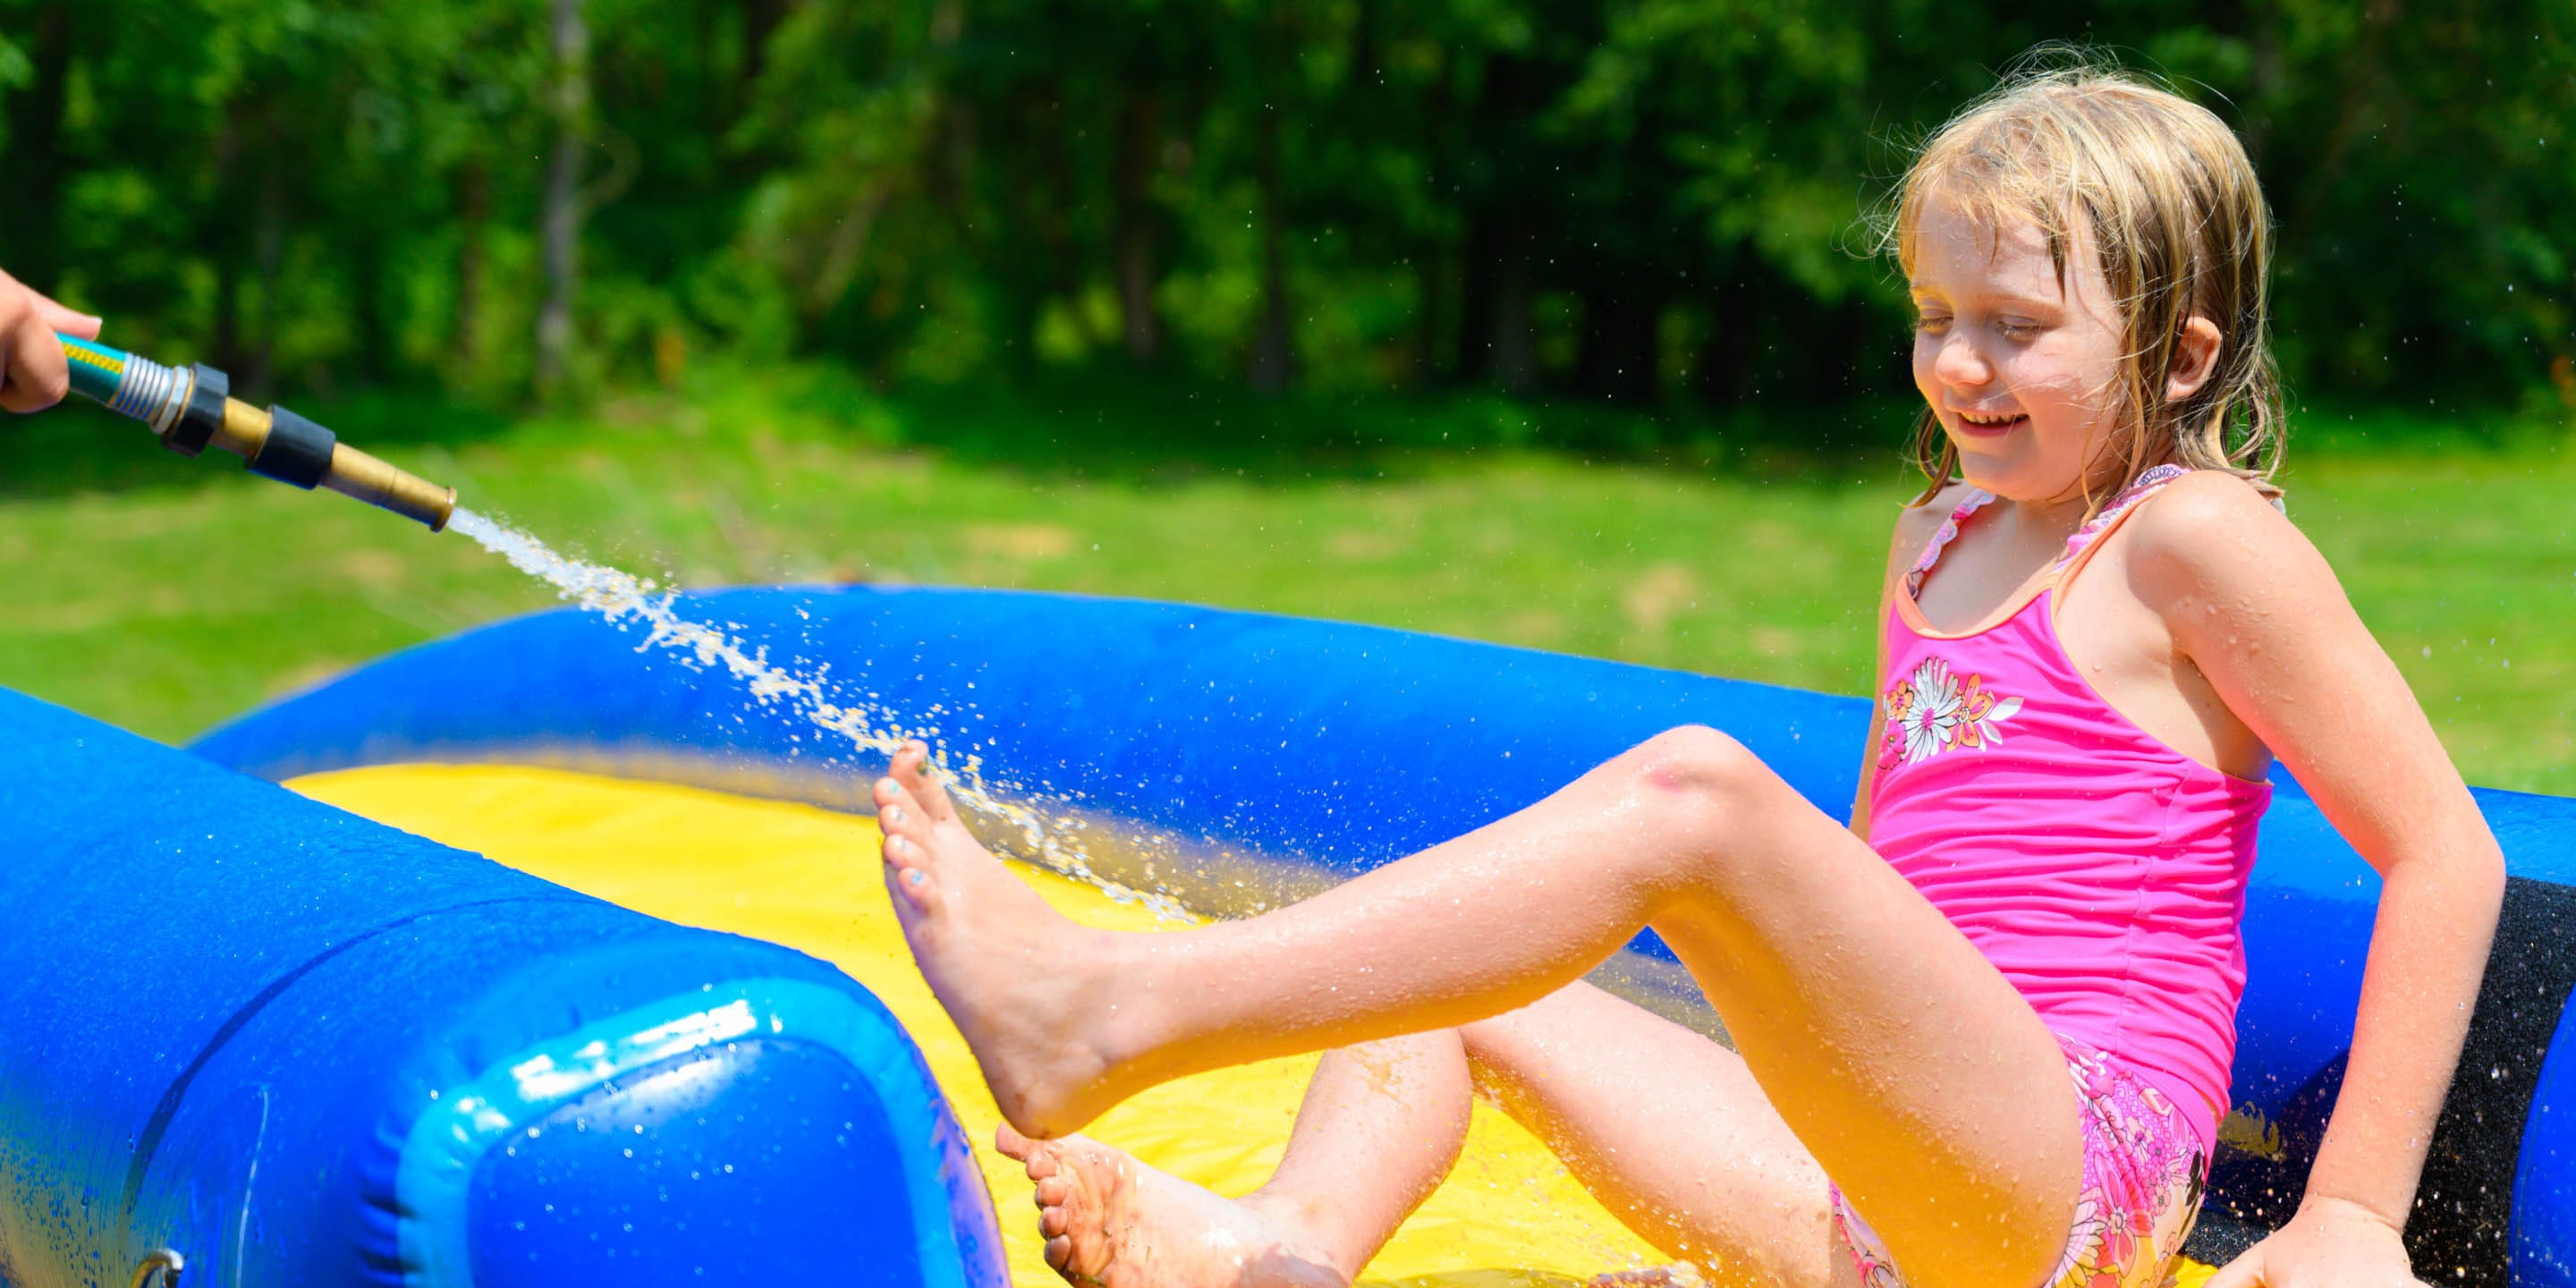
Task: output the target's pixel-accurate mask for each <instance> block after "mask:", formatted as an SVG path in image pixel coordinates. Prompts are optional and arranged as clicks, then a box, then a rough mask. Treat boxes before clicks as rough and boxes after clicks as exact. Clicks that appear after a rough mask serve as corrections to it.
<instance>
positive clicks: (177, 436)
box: [62, 336, 456, 532]
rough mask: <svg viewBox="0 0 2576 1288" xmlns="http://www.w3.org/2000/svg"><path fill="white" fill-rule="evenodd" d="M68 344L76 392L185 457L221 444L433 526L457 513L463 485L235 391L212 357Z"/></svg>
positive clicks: (289, 475)
mask: <svg viewBox="0 0 2576 1288" xmlns="http://www.w3.org/2000/svg"><path fill="white" fill-rule="evenodd" d="M62 342H63V356H64V357H66V358H68V359H70V360H71V373H72V392H74V393H77V394H79V395H81V396H82V397H85V398H91V399H95V400H96V401H98V402H99V403H100V404H102V405H104V406H105V407H106V408H107V409H108V410H109V411H112V412H115V413H117V414H118V415H120V416H130V417H132V418H134V419H136V420H139V421H142V422H143V423H144V424H146V425H148V426H150V427H151V429H152V432H153V434H154V435H155V436H157V437H159V438H160V440H161V445H162V446H164V447H167V448H169V449H170V450H171V451H174V452H177V453H178V454H180V455H181V456H194V455H196V454H197V453H199V452H202V451H204V450H205V449H206V448H207V447H209V446H212V447H220V448H222V449H223V450H225V451H227V452H230V453H232V454H233V455H235V456H238V457H240V458H242V460H243V462H244V463H245V464H247V465H248V466H249V468H250V471H251V472H252V473H254V474H264V475H266V476H268V477H269V478H273V479H276V480H277V481H279V482H281V483H292V484H294V485H295V486H297V487H300V488H306V489H310V488H313V487H314V486H316V485H319V486H322V487H327V488H329V489H331V490H332V491H334V492H337V493H339V494H341V495H342V496H350V497H356V498H357V499H358V500H361V501H364V502H366V503H367V504H369V505H373V506H378V507H381V508H383V509H387V510H391V511H393V512H394V513H396V514H399V515H402V516H403V517H405V518H408V519H415V520H418V521H419V522H421V523H423V524H426V525H428V527H429V530H430V531H432V532H436V531H439V530H440V529H442V528H445V527H446V526H447V519H448V516H449V515H451V514H454V513H455V512H456V489H454V488H451V487H440V486H438V485H437V484H434V483H431V482H429V481H428V480H426V479H422V478H420V477H418V476H416V475H413V474H410V473H407V472H405V471H403V470H400V469H397V468H395V467H394V466H392V465H389V464H386V463H385V462H383V461H381V460H378V459H376V458H375V457H373V456H370V455H368V454H366V453H365V452H362V451H359V450H358V449H356V448H354V447H351V446H349V445H348V444H347V443H343V442H341V441H339V438H338V436H337V435H335V434H333V433H332V432H331V431H330V430H328V429H325V428H323V427H322V426H320V425H317V424H315V423H313V422H312V421H310V420H306V419H305V418H304V417H302V416H299V415H296V414H295V413H294V412H291V411H288V410H287V409H285V408H283V407H278V406H274V405H272V406H270V407H267V408H264V409H263V408H259V407H253V406H251V405H250V404H249V403H246V402H243V401H241V400H240V399H238V398H235V397H233V396H232V378H231V377H230V376H227V375H225V374H224V373H223V372H220V371H217V370H215V369H214V368H213V367H209V366H207V365H205V364H204V363H199V364H197V365H196V366H193V367H189V368H186V369H181V368H178V367H168V366H163V365H162V364H160V363H158V362H154V361H153V360H151V359H150V358H146V357H144V356H142V355H140V354H133V353H126V352H124V351H122V350H119V349H111V348H109V347H107V346H106V345H103V344H98V343H96V342H94V341H89V340H79V339H74V338H72V337H71V336H64V337H62Z"/></svg>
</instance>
